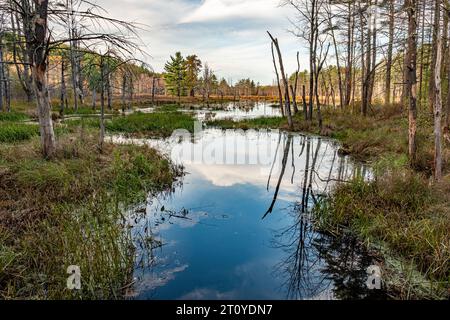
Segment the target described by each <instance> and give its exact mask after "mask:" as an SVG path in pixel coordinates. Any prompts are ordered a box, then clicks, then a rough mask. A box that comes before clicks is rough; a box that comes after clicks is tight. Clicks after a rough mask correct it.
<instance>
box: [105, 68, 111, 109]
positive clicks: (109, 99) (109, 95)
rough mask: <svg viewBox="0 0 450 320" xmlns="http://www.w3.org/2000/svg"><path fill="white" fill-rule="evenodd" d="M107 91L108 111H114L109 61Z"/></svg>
mask: <svg viewBox="0 0 450 320" xmlns="http://www.w3.org/2000/svg"><path fill="white" fill-rule="evenodd" d="M105 68H106V69H107V70H106V90H107V92H106V93H107V96H108V110H112V86H111V72H110V67H109V61H108V63H107V64H106V66H105Z"/></svg>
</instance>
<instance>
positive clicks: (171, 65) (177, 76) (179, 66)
mask: <svg viewBox="0 0 450 320" xmlns="http://www.w3.org/2000/svg"><path fill="white" fill-rule="evenodd" d="M164 70H165V72H166V73H165V74H164V79H165V80H166V86H167V89H168V91H169V92H170V93H171V94H173V95H176V96H177V97H178V99H179V98H180V97H181V96H184V95H186V91H187V88H186V80H187V71H186V60H185V59H184V58H183V57H182V55H181V53H180V52H177V53H175V57H173V56H170V61H168V62H166V65H165V66H164Z"/></svg>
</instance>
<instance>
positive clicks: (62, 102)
mask: <svg viewBox="0 0 450 320" xmlns="http://www.w3.org/2000/svg"><path fill="white" fill-rule="evenodd" d="M65 67H66V66H65V62H64V58H63V57H62V56H61V95H60V105H59V114H60V116H61V117H62V116H64V107H65V103H66V101H67V98H66V75H65Z"/></svg>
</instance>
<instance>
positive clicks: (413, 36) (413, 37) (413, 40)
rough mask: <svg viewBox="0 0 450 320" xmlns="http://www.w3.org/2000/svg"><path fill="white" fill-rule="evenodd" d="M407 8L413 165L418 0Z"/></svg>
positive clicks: (412, 154)
mask: <svg viewBox="0 0 450 320" xmlns="http://www.w3.org/2000/svg"><path fill="white" fill-rule="evenodd" d="M405 7H406V10H407V14H408V47H407V54H406V58H407V73H406V75H407V77H406V82H407V94H408V101H409V116H408V118H409V130H408V132H409V134H408V135H409V147H408V153H409V160H410V163H411V165H413V166H414V165H415V163H416V150H417V145H416V131H417V124H416V121H417V97H416V92H417V80H416V77H417V76H416V72H417V20H416V0H406V1H405Z"/></svg>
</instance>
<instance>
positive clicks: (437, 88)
mask: <svg viewBox="0 0 450 320" xmlns="http://www.w3.org/2000/svg"><path fill="white" fill-rule="evenodd" d="M439 3H440V1H439V0H436V6H437V5H438V4H439ZM435 31H436V48H437V52H436V64H435V65H434V66H433V68H434V71H433V74H434V87H433V90H434V98H433V103H434V178H435V179H436V180H438V181H439V180H441V178H442V136H441V130H442V128H441V121H442V96H441V63H442V36H441V30H440V28H437V30H435Z"/></svg>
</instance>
